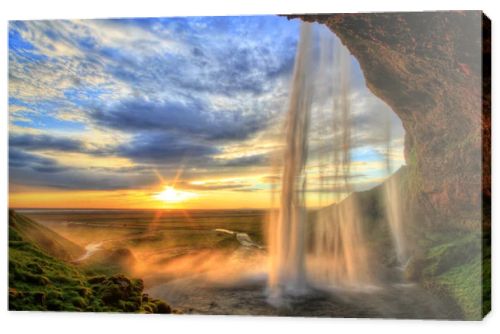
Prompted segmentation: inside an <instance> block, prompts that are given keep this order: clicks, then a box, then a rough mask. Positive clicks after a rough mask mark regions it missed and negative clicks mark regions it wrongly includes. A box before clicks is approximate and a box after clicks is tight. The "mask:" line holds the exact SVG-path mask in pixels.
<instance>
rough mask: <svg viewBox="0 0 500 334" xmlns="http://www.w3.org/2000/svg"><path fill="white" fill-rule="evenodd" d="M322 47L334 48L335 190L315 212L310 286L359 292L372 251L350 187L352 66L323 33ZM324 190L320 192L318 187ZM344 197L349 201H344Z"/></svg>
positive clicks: (367, 281) (366, 282) (367, 282)
mask: <svg viewBox="0 0 500 334" xmlns="http://www.w3.org/2000/svg"><path fill="white" fill-rule="evenodd" d="M325 35H326V37H324V38H323V39H321V40H320V41H321V45H320V47H321V48H333V50H332V52H330V53H331V54H332V55H333V59H330V66H333V70H332V71H331V72H332V75H333V76H332V77H330V78H329V80H330V82H332V83H333V87H332V91H331V97H332V103H331V105H332V108H331V113H332V123H333V124H332V127H331V128H332V129H333V137H332V141H333V145H331V147H332V150H331V151H330V152H325V153H324V154H328V155H330V156H331V158H332V159H331V165H328V166H325V167H323V168H327V169H328V170H330V171H331V172H332V175H333V182H332V184H331V186H330V187H327V188H326V189H327V190H331V191H334V192H335V196H334V198H335V201H336V202H337V203H336V204H334V205H331V206H328V207H325V208H322V209H320V210H318V212H317V215H316V220H315V222H313V224H312V225H313V227H312V235H313V238H312V245H311V247H310V248H311V249H312V255H311V256H310V257H309V261H308V262H309V266H308V267H309V272H310V276H311V283H313V284H316V285H318V284H319V285H320V286H323V287H343V288H361V287H366V286H371V285H373V282H374V278H373V275H372V274H371V263H370V253H369V251H368V249H367V243H366V237H365V233H364V231H363V216H362V215H361V212H360V209H359V207H358V203H357V198H356V197H355V196H349V194H351V193H352V192H353V187H352V184H351V179H352V175H351V148H352V110H351V105H352V103H351V66H350V62H351V59H350V54H349V52H348V50H347V49H346V48H345V47H344V46H342V45H341V44H340V42H339V41H338V40H336V39H334V36H333V34H331V33H330V32H329V31H327V32H326V33H325V34H323V36H325ZM322 72H325V73H328V71H322ZM322 190H323V189H322ZM346 196H347V197H346Z"/></svg>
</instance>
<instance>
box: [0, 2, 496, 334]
mask: <svg viewBox="0 0 500 334" xmlns="http://www.w3.org/2000/svg"><path fill="white" fill-rule="evenodd" d="M498 3H500V1H497V0H490V1H486V0H485V1H482V0H475V1H470V0H469V1H461V0H455V1H440V2H438V1H436V0H434V1H433V0H417V1H387V0H372V1H370V0H356V1H342V2H340V1H333V0H323V1H319V0H298V1H297V0H287V1H282V0H267V1H264V0H246V1H245V0H205V1H203V0H198V1H195V0H176V1H165V0H163V1H161V0H157V1H154V0H136V1H133V0H115V1H109V0H38V1H37V0H30V1H28V0H2V1H0V59H1V72H0V73H1V76H0V77H1V79H0V97H1V98H0V101H2V102H1V103H0V106H1V107H0V108H1V109H0V168H1V172H0V185H1V189H0V217H1V219H0V242H1V244H0V271H1V273H0V332H1V333H14V332H15V333H27V332H30V331H34V332H36V333H45V332H48V333H86V334H90V333H91V334H93V333H116V334H122V333H148V334H149V333H151V334H153V333H175V334H177V333H179V334H180V333H191V332H193V333H194V332H198V333H203V334H205V333H211V332H216V333H233V334H236V333H257V334H261V333H278V334H284V333H285V332H287V334H288V333H304V334H313V333H314V334H315V333H323V332H327V333H346V334H347V333H357V332H365V333H369V334H375V333H384V334H386V333H398V334H401V333H404V334H407V333H408V334H412V333H434V332H440V333H449V334H459V333H476V332H496V333H500V310H499V309H496V310H493V311H492V312H491V313H490V314H489V315H488V316H487V317H486V319H485V320H484V321H482V322H461V321H421V320H383V319H377V320H369V319H361V320H356V319H310V318H309V319H307V318H270V317H248V316H247V317H237V316H192V315H183V316H165V315H130V314H126V315H125V314H91V313H83V314H73V313H53V312H30V313H27V312H7V203H8V182H7V180H8V177H7V173H8V168H7V139H8V134H7V132H8V121H7V118H8V117H7V116H8V101H7V95H8V94H7V77H8V70H7V62H8V57H7V52H8V51H7V45H8V44H7V35H8V34H7V24H8V20H13V19H60V18H66V19H69V18H108V17H141V16H142V17H158V16H186V15H238V14H278V13H283V14H286V13H320V12H324V13H327V12H330V13H345V12H373V11H378V12H380V11H421V10H450V9H476V10H484V11H485V13H486V14H487V15H488V16H489V17H490V18H491V19H492V21H493V54H495V55H496V53H497V50H496V49H497V48H496V44H497V43H496V38H495V37H496V35H497V29H496V25H495V22H497V21H499V18H500V11H499V10H498V7H499V5H498ZM493 62H494V60H493ZM497 78H498V70H497V68H496V67H495V64H493V81H496V79H497ZM495 88H496V85H493V106H494V108H493V114H495V109H496V108H495V101H496V97H498V90H497V89H495ZM498 122H499V120H498V118H497V117H493V125H492V126H493V151H492V152H493V173H494V174H496V173H495V171H496V169H497V168H495V167H496V166H497V162H498V159H497V158H495V153H496V149H495V148H496V147H498V145H500V143H499V139H498V138H499V136H498V132H497V133H495V131H500V130H495V129H497V128H498V126H497V125H498ZM498 184H499V182H498V179H496V178H495V175H494V176H493V185H492V186H493V192H494V193H495V194H496V189H497V188H498ZM497 197H498V196H497ZM496 199H497V198H495V200H494V201H493V224H492V226H493V274H494V276H493V308H495V307H496V306H498V305H497V303H496V301H498V289H497V288H495V287H499V286H500V285H499V275H498V274H497V270H495V268H497V263H498V259H500V255H499V248H498V247H495V244H497V243H498V242H499V241H498V238H499V237H498V233H497V232H498V228H497V227H496V226H495V225H496V220H497V218H498V217H499V214H498V210H497V209H495V204H497V202H498V201H497V200H496Z"/></svg>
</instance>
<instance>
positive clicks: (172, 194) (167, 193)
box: [154, 186, 197, 203]
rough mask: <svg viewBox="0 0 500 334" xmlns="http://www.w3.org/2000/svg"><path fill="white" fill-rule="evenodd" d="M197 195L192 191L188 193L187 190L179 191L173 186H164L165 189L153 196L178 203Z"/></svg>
mask: <svg viewBox="0 0 500 334" xmlns="http://www.w3.org/2000/svg"><path fill="white" fill-rule="evenodd" d="M196 196H197V195H196V194H194V193H190V192H187V191H179V190H176V189H175V188H174V187H170V186H168V187H165V189H164V190H163V191H161V192H159V193H157V194H155V195H154V197H155V198H156V199H158V200H161V201H163V202H166V203H179V202H183V201H186V200H188V199H191V198H194V197H196Z"/></svg>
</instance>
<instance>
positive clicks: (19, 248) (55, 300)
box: [9, 212, 172, 313]
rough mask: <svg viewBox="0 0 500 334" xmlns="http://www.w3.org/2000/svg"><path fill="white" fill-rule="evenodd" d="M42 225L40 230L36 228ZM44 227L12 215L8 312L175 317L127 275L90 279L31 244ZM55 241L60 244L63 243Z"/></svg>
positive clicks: (79, 270)
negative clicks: (31, 238)
mask: <svg viewBox="0 0 500 334" xmlns="http://www.w3.org/2000/svg"><path fill="white" fill-rule="evenodd" d="M37 225H38V226H37ZM29 227H33V228H36V229H37V230H43V231H44V228H43V227H41V225H39V224H37V223H36V222H34V221H31V220H29V219H27V218H25V217H23V216H22V215H19V214H16V213H14V212H10V215H9V309H10V310H23V311H29V310H52V311H87V312H141V313H171V311H172V310H171V308H170V306H169V305H167V304H166V303H165V302H163V301H160V300H157V299H152V298H150V297H149V296H147V295H146V294H143V293H142V292H143V289H144V285H143V282H142V280H140V279H129V278H127V277H126V276H124V275H120V274H116V275H112V276H90V275H88V274H85V273H84V272H83V271H82V270H81V269H80V268H78V267H76V266H75V265H73V264H71V263H68V262H65V261H64V260H61V259H57V258H55V257H53V256H51V255H49V254H48V253H47V252H46V251H45V250H42V249H41V247H40V246H39V245H35V243H34V242H31V241H28V240H26V238H25V237H24V234H25V233H26V231H28V230H29ZM52 233H54V235H56V240H58V238H62V237H60V236H57V234H56V233H55V232H52Z"/></svg>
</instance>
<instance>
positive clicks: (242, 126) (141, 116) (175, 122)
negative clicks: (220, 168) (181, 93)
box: [91, 99, 267, 140]
mask: <svg viewBox="0 0 500 334" xmlns="http://www.w3.org/2000/svg"><path fill="white" fill-rule="evenodd" d="M91 116H92V118H93V119H94V120H95V121H96V122H97V123H98V124H99V125H101V126H106V127H109V128H113V129H117V130H121V131H129V132H141V131H170V132H176V133H178V134H179V135H188V136H193V137H198V138H202V139H206V140H243V139H246V138H248V137H249V136H251V135H252V134H254V133H255V132H257V131H259V130H261V129H262V128H263V126H264V125H265V124H266V121H267V119H266V117H265V115H264V117H260V116H259V115H258V114H256V113H251V114H247V115H246V114H244V113H242V112H239V111H234V110H225V111H215V110H212V109H210V107H209V106H208V105H207V104H206V103H204V102H203V101H200V100H196V99H191V100H189V101H187V102H180V101H165V102H161V101H149V100H145V99H129V100H125V101H121V102H119V103H116V104H114V105H112V106H110V107H109V108H108V109H97V110H95V111H94V112H92V114H91Z"/></svg>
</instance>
